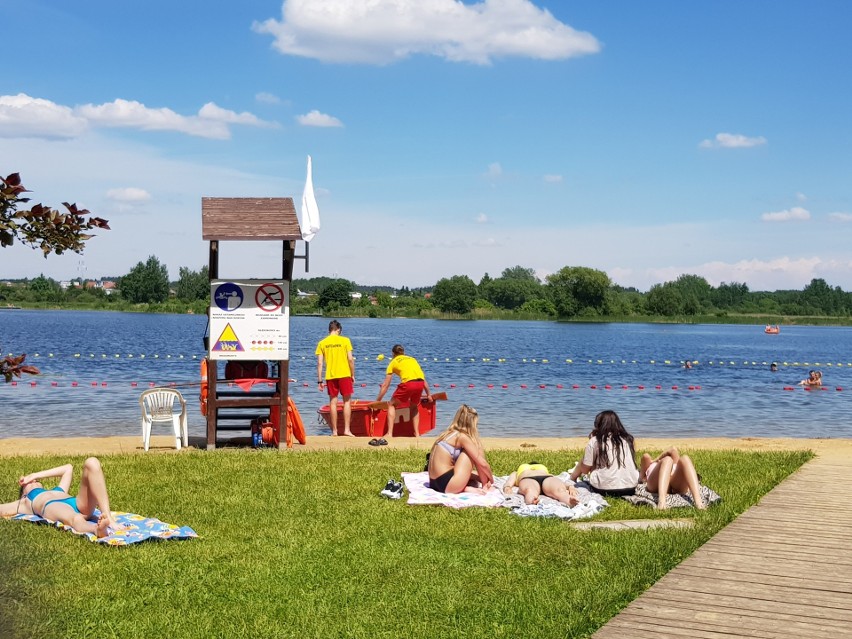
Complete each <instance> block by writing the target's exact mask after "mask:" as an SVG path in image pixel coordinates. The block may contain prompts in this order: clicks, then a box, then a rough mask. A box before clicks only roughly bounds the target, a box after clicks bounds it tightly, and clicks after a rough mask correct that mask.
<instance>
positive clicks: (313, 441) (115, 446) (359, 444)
mask: <svg viewBox="0 0 852 639" xmlns="http://www.w3.org/2000/svg"><path fill="white" fill-rule="evenodd" d="M434 440H435V437H434V436H433V437H421V438H419V439H414V438H411V437H399V438H397V439H394V440H390V441H389V445H388V446H381V447H373V446H370V445H369V444H368V443H367V442H368V441H369V440H368V439H367V438H366V437H342V436H339V437H332V436H330V435H316V436H312V437H309V438H308V440H307V444H305V445H304V446H303V445H300V444H294V445H293V449H292V450H293V451H321V450H344V449H356V448H357V449H367V450H375V451H376V452H377V453H378V452H380V451H382V450H385V449H390V448H397V449H406V448H415V449H420V450H424V451H425V450H428V449H429V447H430V446H431V445H432V443H433V442H434ZM587 441H588V440H587V439H586V438H585V437H518V438H515V437H484V438H483V439H482V443H483V446H484V447H485V449H486V450H497V449H500V450H529V451H532V450H562V449H565V450H582V448H583V447H584V446H585V445H586V442H587ZM229 442H232V443H229ZM239 442H243V443H242V444H240V443H239ZM245 442H247V438H241V439H236V440H227V441H225V440H222V441H220V444H219V445H218V446H217V450H233V451H238V450H239V451H244V452H248V453H251V452H253V449H251V448H249V447H248V446H247V445H246V444H245ZM636 444H637V446H636V449H637V451H639V450H642V451H644V450H663V449H664V448H667V447H669V446H672V445H674V446H677V447H678V448H679V449H682V450H689V449H693V450H695V449H704V450H726V449H737V450H746V451H784V450H812V451H814V453H816V454H817V455H819V456H820V457H831V458H839V459H852V438H849V439H833V438H832V439H799V438H790V437H667V438H665V439H663V438H656V437H648V438H642V439H637V442H636ZM205 447H206V440H205V439H204V438H201V437H190V440H189V448H188V450H205ZM180 452H181V451H176V450H175V448H174V440H173V438H172V437H170V436H167V435H159V436H153V437H152V438H151V447H150V450H149V451H148V452H147V453H146V452H145V451H144V450H143V449H142V442H141V438H140V437H139V436H124V437H118V436H111V437H63V438H56V437H53V438H48V437H44V438H42V437H36V438H23V437H15V438H9V439H0V457H15V456H36V455H110V454H133V453H141V454H157V453H160V454H180Z"/></svg>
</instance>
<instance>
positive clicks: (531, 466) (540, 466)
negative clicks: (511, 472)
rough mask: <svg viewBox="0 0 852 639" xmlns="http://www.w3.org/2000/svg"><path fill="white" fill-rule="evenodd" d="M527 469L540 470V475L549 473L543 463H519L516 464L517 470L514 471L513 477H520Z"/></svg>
mask: <svg viewBox="0 0 852 639" xmlns="http://www.w3.org/2000/svg"><path fill="white" fill-rule="evenodd" d="M528 470H536V471H541V474H542V475H549V474H550V473H549V472H548V470H547V466H545V465H544V464H521V465H520V466H518V470H516V471H515V473H516V474H515V477H517V478H518V479H520V478H521V475H522V474H523V473H525V472H527V471H528Z"/></svg>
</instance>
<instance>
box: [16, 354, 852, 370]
mask: <svg viewBox="0 0 852 639" xmlns="http://www.w3.org/2000/svg"><path fill="white" fill-rule="evenodd" d="M9 356H13V353H9ZM27 357H28V358H30V359H44V358H47V359H61V358H65V357H70V358H74V359H86V360H94V361H102V360H114V359H156V360H164V359H165V360H170V359H177V360H181V359H190V360H197V359H201V358H203V357H204V355H203V354H202V355H199V354H192V355H188V354H182V353H177V354H172V353H153V354H145V353H140V354H135V353H46V354H45V353H31V354H28V355H27ZM301 359H302V360H307V359H309V358H308V357H307V356H304V355H303V356H302V357H301ZM356 359H362V360H375V359H376V358H375V357H372V356H369V355H363V356H361V357H359V358H356ZM424 361H432V362H444V363H470V362H479V363H497V364H576V365H587V364H591V365H593V366H604V365H610V364H615V365H652V366H677V367H681V366H683V365H684V364H685V363H686V361H687V360H677V359H658V358H654V359H648V360H636V359H630V360H627V359H620V360H618V359H572V358H565V359H561V358H560V359H550V358H546V357H522V358H511V357H444V358H440V357H433V358H432V359H431V360H430V359H429V358H424ZM688 361H689V363H690V364H692V366H693V367H700V366H727V367H730V366H769V365H770V364H772V363H773V362H772V361H755V360H721V359H720V360H709V361H705V362H702V361H700V360H688ZM774 363H775V364H777V365H778V366H779V367H780V366H785V367H790V368H801V367H814V366H826V367H838V368H842V367H844V366H847V367H852V362H845V363H844V362H830V361H822V362H821V361H803V362H797V361H794V362H779V361H775V362H774Z"/></svg>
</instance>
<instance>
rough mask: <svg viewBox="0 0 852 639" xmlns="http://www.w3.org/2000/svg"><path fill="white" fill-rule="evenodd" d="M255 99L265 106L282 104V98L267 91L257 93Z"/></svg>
mask: <svg viewBox="0 0 852 639" xmlns="http://www.w3.org/2000/svg"><path fill="white" fill-rule="evenodd" d="M254 99H255V100H257V101H258V102H261V103H263V104H281V98H279V97H278V96H277V95H274V94H272V93H267V92H266V91H261V92H260V93H256V94H255V96H254Z"/></svg>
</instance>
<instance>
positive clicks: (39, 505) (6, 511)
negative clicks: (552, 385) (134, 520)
mask: <svg viewBox="0 0 852 639" xmlns="http://www.w3.org/2000/svg"><path fill="white" fill-rule="evenodd" d="M73 475H74V467H73V466H72V465H71V464H65V465H64V466H57V467H56V468H51V469H49V470H41V471H39V472H37V473H32V474H30V475H24V476H23V477H21V478H20V479H18V485H19V486H20V498H19V499H18V500H17V501H12V502H9V503H8V504H0V515H2V516H3V517H14V516H15V515H36V516H38V517H43V518H45V519H50V520H52V521H60V522H62V523H63V524H66V525H68V526H71V527H72V528H73V529H74V530H76V531H77V532H83V533H94V534H95V535H97V536H98V537H106V536H107V535H108V534H109V532H110V531H109V529H110V528H113V529H117V528H118V524H117V523H116V521H115V520H114V519H113V517H112V511H111V510H110V507H109V496H108V495H107V489H106V479H105V478H104V472H103V469H101V462H100V461H99V460H98V459H97V458H95V457H89V458H88V459H87V460H86V461H85V462H83V476H82V478H81V479H80V492H79V493H78V494H77V496H76V497H72V496H71V495H69V494H68V489H69V488H71V479H72V477H73ZM48 477H59V485H58V486H57V487H56V488H45V487H44V486H42V484H41V482H40V481H39V480H41V479H47V478H48ZM95 507H97V508H99V509H100V511H101V516H100V517H99V518H98V520H97V521H91V517H92V515H93V514H94V512H95Z"/></svg>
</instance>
